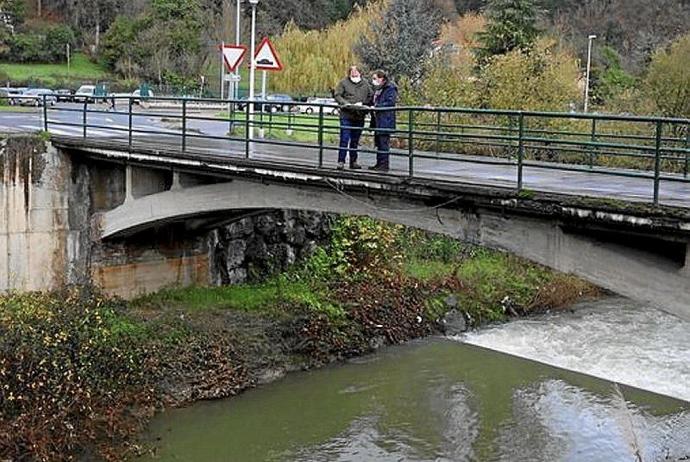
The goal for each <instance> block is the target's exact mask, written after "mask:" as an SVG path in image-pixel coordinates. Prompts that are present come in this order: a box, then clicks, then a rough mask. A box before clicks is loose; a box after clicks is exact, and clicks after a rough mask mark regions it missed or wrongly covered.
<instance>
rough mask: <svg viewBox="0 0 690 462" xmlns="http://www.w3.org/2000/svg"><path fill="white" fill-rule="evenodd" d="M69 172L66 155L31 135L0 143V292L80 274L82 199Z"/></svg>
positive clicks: (84, 221)
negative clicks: (49, 147) (73, 185)
mask: <svg viewBox="0 0 690 462" xmlns="http://www.w3.org/2000/svg"><path fill="white" fill-rule="evenodd" d="M73 173H74V172H73V170H72V166H71V162H70V160H69V158H67V157H66V156H65V155H63V154H60V153H59V152H57V151H56V150H54V149H48V148H47V146H46V144H45V143H44V142H43V141H42V140H40V139H38V138H36V137H32V136H16V137H10V138H5V139H3V140H2V141H1V142H0V291H6V290H10V289H12V290H41V289H46V288H52V287H55V286H57V285H59V284H62V283H64V282H70V281H78V280H80V279H82V278H83V277H84V270H85V254H86V253H87V249H84V245H85V240H84V236H85V233H84V231H85V228H86V227H87V224H88V221H87V214H86V213H85V207H84V205H85V204H86V201H85V198H84V197H83V195H84V190H83V189H81V188H80V187H72V175H73ZM82 184H83V185H85V184H86V183H84V182H82ZM86 242H87V243H88V239H87V240H86ZM87 245H88V244H87Z"/></svg>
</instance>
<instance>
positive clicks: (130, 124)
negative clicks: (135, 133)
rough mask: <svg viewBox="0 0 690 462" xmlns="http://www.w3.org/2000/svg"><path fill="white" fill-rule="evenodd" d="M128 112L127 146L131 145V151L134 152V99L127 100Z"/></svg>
mask: <svg viewBox="0 0 690 462" xmlns="http://www.w3.org/2000/svg"><path fill="white" fill-rule="evenodd" d="M127 105H128V108H127V110H128V112H127V144H128V145H129V150H130V151H131V150H132V118H133V116H132V97H131V96H130V97H129V98H128V99H127Z"/></svg>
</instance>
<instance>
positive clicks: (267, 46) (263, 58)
mask: <svg viewBox="0 0 690 462" xmlns="http://www.w3.org/2000/svg"><path fill="white" fill-rule="evenodd" d="M254 62H255V63H256V68H257V69H259V70H262V71H282V70H283V64H282V63H281V62H280V58H278V53H276V50H275V48H273V44H272V43H271V41H270V40H269V39H268V37H264V39H263V40H262V41H261V44H260V45H259V48H257V50H256V54H255V55H254Z"/></svg>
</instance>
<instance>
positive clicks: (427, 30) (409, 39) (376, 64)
mask: <svg viewBox="0 0 690 462" xmlns="http://www.w3.org/2000/svg"><path fill="white" fill-rule="evenodd" d="M440 28H441V15H440V14H439V12H438V10H437V9H436V7H435V4H434V2H433V1H431V0H391V1H390V3H389V5H388V8H387V9H386V11H385V12H384V13H383V18H382V20H381V21H380V22H378V23H375V24H373V26H372V29H371V32H370V34H369V35H368V36H365V37H363V38H362V39H360V40H359V41H358V42H357V44H356V45H355V52H356V53H357V54H358V55H359V56H360V58H361V60H362V62H363V63H364V64H365V66H366V67H367V68H369V69H370V70H373V69H385V70H386V71H387V72H388V73H389V74H390V75H391V76H392V77H393V78H395V79H398V78H400V77H408V78H410V79H411V80H412V81H413V82H414V81H417V80H419V79H420V78H421V75H422V71H423V69H424V64H425V61H426V59H427V58H428V57H429V55H430V54H431V51H432V49H433V42H434V40H436V39H437V38H438V36H439V32H440Z"/></svg>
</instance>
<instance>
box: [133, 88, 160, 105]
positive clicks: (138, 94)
mask: <svg viewBox="0 0 690 462" xmlns="http://www.w3.org/2000/svg"><path fill="white" fill-rule="evenodd" d="M148 92H149V94H148V95H147V96H144V97H143V98H142V96H141V88H137V89H136V90H134V91H133V92H132V96H133V97H134V98H135V99H133V100H132V102H133V103H135V104H141V100H142V99H144V100H145V99H146V98H154V97H155V96H156V95H154V94H153V92H152V91H151V90H149V91H148Z"/></svg>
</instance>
